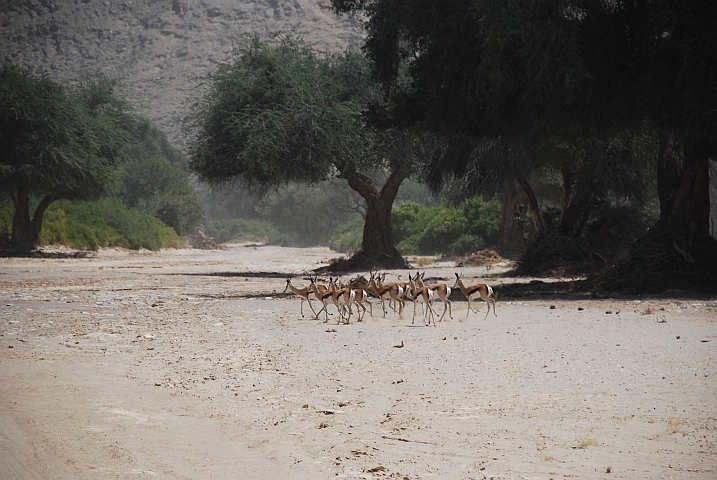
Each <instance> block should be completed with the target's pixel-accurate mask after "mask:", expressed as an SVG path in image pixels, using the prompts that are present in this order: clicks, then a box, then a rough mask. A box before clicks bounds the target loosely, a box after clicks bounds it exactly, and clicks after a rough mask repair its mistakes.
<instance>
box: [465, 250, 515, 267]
mask: <svg viewBox="0 0 717 480" xmlns="http://www.w3.org/2000/svg"><path fill="white" fill-rule="evenodd" d="M504 261H505V259H504V258H503V257H501V256H500V254H499V253H498V252H496V251H495V250H493V249H491V248H486V249H484V250H478V251H477V252H474V253H472V254H470V255H468V256H467V257H465V258H463V259H462V260H461V261H460V262H459V264H458V266H463V267H482V266H485V265H492V264H494V263H499V262H504Z"/></svg>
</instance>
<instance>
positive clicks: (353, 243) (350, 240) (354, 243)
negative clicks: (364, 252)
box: [329, 220, 364, 254]
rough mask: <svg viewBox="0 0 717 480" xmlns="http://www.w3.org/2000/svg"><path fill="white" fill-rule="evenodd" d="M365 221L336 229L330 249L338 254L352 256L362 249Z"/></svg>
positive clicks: (345, 224) (357, 221) (358, 221)
mask: <svg viewBox="0 0 717 480" xmlns="http://www.w3.org/2000/svg"><path fill="white" fill-rule="evenodd" d="M363 225H364V222H363V220H356V221H354V222H349V223H343V224H341V225H339V226H338V227H336V229H335V230H334V233H333V235H332V236H331V239H330V240H329V248H330V249H331V250H334V251H336V252H341V253H348V254H351V253H353V252H355V251H356V250H358V249H359V248H361V241H362V240H363Z"/></svg>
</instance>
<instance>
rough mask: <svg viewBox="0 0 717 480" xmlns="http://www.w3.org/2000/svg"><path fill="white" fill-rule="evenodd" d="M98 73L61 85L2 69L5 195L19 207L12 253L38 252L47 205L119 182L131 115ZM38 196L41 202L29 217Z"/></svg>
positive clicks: (0, 163) (0, 182)
mask: <svg viewBox="0 0 717 480" xmlns="http://www.w3.org/2000/svg"><path fill="white" fill-rule="evenodd" d="M130 112H131V109H130V107H129V104H128V103H127V102H126V101H125V100H124V99H123V98H122V97H121V96H119V95H118V94H117V82H116V81H115V80H112V79H109V78H106V77H104V76H101V75H96V76H92V77H86V78H84V79H82V80H80V81H78V82H76V83H75V84H73V85H69V86H67V87H64V86H62V85H60V84H58V83H56V82H54V81H52V80H51V79H50V78H49V77H47V76H46V75H45V74H39V75H36V74H33V73H32V72H31V71H29V70H25V69H22V68H19V67H17V66H14V65H10V64H2V65H0V145H1V146H2V147H1V148H0V191H2V192H4V193H6V194H8V195H9V196H10V199H11V200H12V203H13V205H14V206H15V211H14V214H13V221H12V235H11V238H10V248H11V250H13V251H28V250H31V249H32V248H34V246H35V245H36V244H37V240H38V237H39V234H40V230H41V228H42V219H43V215H44V213H45V210H46V209H47V207H48V206H49V205H50V204H51V203H52V202H54V201H56V200H61V199H66V200H91V199H95V198H99V197H101V196H103V195H106V194H107V193H108V192H109V191H111V190H112V188H113V187H114V186H115V184H116V180H117V173H118V168H117V167H118V165H119V161H120V159H121V158H122V156H123V154H122V147H123V146H124V145H125V143H126V141H127V139H128V133H129V130H130V129H131V125H132V122H133V119H134V116H133V115H132V114H131V113H130ZM33 197H34V198H37V199H38V200H39V204H38V205H37V207H36V208H35V211H34V213H32V214H31V202H32V200H33Z"/></svg>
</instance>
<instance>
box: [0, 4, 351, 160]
mask: <svg viewBox="0 0 717 480" xmlns="http://www.w3.org/2000/svg"><path fill="white" fill-rule="evenodd" d="M291 31H293V32H295V33H296V34H298V35H301V36H302V37H304V38H305V39H307V40H308V41H310V42H312V43H315V44H316V45H317V46H318V47H319V48H321V49H325V50H338V49H342V48H345V47H347V46H352V47H356V48H358V47H359V46H360V45H361V42H362V36H363V33H362V31H361V27H360V24H359V22H358V21H357V20H356V19H354V18H347V17H338V16H336V15H334V14H333V13H332V12H331V11H330V10H329V8H328V0H54V1H53V0H0V52H1V53H0V55H2V60H4V61H9V62H13V63H15V64H21V65H31V66H37V67H42V68H44V69H45V70H47V71H48V72H50V73H51V75H53V76H54V77H56V78H58V79H66V78H73V77H76V76H78V75H79V74H80V73H82V72H86V71H94V70H97V69H99V70H102V71H103V72H106V73H108V74H110V75H112V76H116V77H120V78H122V79H123V80H124V81H125V84H126V85H127V86H128V87H129V89H130V92H132V95H133V96H134V97H135V99H136V101H137V104H138V105H141V106H142V107H143V112H144V114H145V115H146V116H148V117H149V118H150V119H152V120H153V121H154V122H155V123H156V125H157V126H158V127H159V128H160V129H162V130H163V131H164V132H165V133H166V134H167V135H168V136H169V138H170V139H171V140H172V141H173V142H174V143H175V144H176V145H178V146H180V147H183V146H185V145H186V137H187V132H186V130H185V129H183V128H182V120H183V118H184V117H185V116H186V115H187V113H188V103H189V102H190V101H191V98H192V95H193V94H194V93H195V92H196V88H197V87H196V83H195V82H193V81H192V77H194V76H196V75H203V74H205V73H206V72H207V71H208V70H209V69H211V68H212V62H214V61H221V60H225V59H226V58H227V56H228V55H229V54H230V53H231V50H232V46H233V45H234V44H236V42H239V41H241V39H242V38H243V36H245V35H248V34H259V35H262V36H264V35H269V34H272V33H275V32H291Z"/></svg>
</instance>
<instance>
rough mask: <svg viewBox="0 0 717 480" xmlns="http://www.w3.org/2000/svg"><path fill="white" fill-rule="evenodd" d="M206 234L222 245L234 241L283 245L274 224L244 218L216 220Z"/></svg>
mask: <svg viewBox="0 0 717 480" xmlns="http://www.w3.org/2000/svg"><path fill="white" fill-rule="evenodd" d="M206 234H207V235H211V236H212V237H214V238H216V239H217V241H218V242H220V243H226V242H232V241H235V242H236V241H257V242H267V243H274V244H281V243H282V239H281V238H280V237H279V231H278V230H277V229H276V227H274V226H273V225H272V224H270V223H264V222H259V221H257V220H246V219H243V218H234V219H232V220H215V221H213V222H212V223H210V224H209V227H207V231H206Z"/></svg>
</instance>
